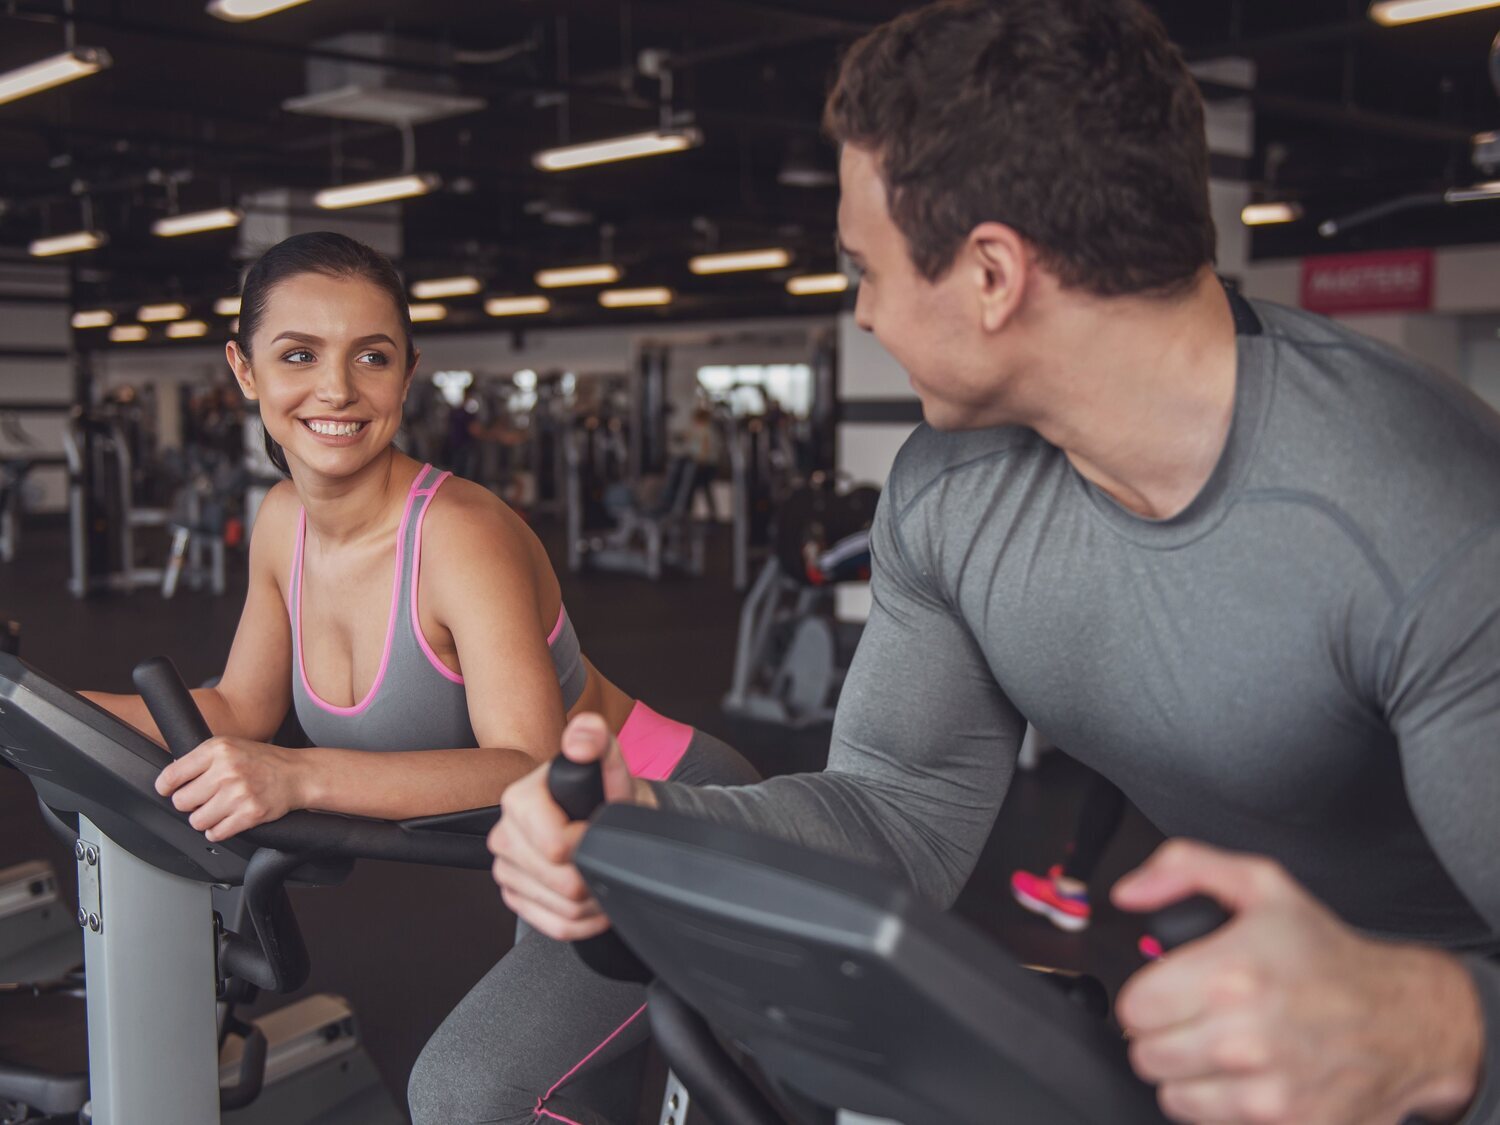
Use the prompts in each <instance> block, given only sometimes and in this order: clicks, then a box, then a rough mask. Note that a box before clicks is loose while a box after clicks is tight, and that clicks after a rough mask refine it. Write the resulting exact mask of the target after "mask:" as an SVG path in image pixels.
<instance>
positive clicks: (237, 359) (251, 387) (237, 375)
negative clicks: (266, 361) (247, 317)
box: [224, 340, 260, 402]
mask: <svg viewBox="0 0 1500 1125" xmlns="http://www.w3.org/2000/svg"><path fill="white" fill-rule="evenodd" d="M224 358H225V359H227V360H229V370H231V371H233V372H234V381H235V382H236V383H238V384H239V385H240V394H242V395H244V396H245V397H246V398H247V399H249V400H251V401H252V402H253V401H255V400H256V399H257V398H259V397H260V395H258V394H257V393H256V390H255V373H254V372H253V371H251V369H250V357H249V356H247V355H246V354H245V353H244V352H243V351H241V350H240V345H239V341H237V340H230V341H229V343H227V344H225V345H224Z"/></svg>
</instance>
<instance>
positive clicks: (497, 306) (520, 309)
mask: <svg viewBox="0 0 1500 1125" xmlns="http://www.w3.org/2000/svg"><path fill="white" fill-rule="evenodd" d="M551 308H552V302H551V301H549V300H547V298H546V297H491V298H490V299H489V300H488V301H486V302H485V303H484V311H485V312H487V313H489V314H490V315H491V316H528V315H532V314H535V313H544V312H548V311H549V310H551Z"/></svg>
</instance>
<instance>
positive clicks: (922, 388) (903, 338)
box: [839, 144, 1002, 430]
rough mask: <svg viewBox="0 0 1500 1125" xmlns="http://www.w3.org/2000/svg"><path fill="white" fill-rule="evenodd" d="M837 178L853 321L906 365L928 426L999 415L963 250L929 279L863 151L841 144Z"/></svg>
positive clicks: (979, 421) (875, 165)
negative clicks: (852, 276)
mask: <svg viewBox="0 0 1500 1125" xmlns="http://www.w3.org/2000/svg"><path fill="white" fill-rule="evenodd" d="M839 184H840V188H841V195H840V199H839V240H840V242H841V243H842V245H843V248H844V251H845V253H846V254H848V256H849V258H850V259H851V260H852V261H853V263H854V265H855V266H856V267H857V268H858V269H859V270H860V273H861V280H860V283H859V293H858V297H857V299H856V302H855V306H854V319H855V322H856V323H857V324H858V325H859V326H860V327H861V328H862V329H864V330H865V331H866V332H872V333H874V335H875V338H876V339H877V340H879V341H880V343H881V346H882V347H884V348H885V350H886V351H888V352H890V354H891V355H892V356H893V357H894V358H895V360H896V362H897V363H899V364H900V365H901V366H902V367H903V368H904V369H905V370H906V373H907V375H908V376H909V377H910V379H911V384H912V389H913V390H915V391H916V393H917V397H918V398H920V399H921V400H922V414H923V416H924V417H925V418H926V419H927V422H928V424H929V425H932V426H934V427H936V428H938V429H942V430H963V429H973V428H976V427H980V426H987V425H993V424H995V423H996V422H997V421H1000V420H1002V419H1001V418H999V417H997V403H996V402H995V398H996V394H997V391H998V387H997V385H996V384H997V381H998V380H997V373H996V372H995V371H994V370H993V368H992V366H991V365H992V364H993V362H994V360H993V355H992V354H991V350H990V346H989V345H990V344H991V341H989V339H988V338H987V337H986V335H985V334H984V333H983V332H982V331H981V326H980V305H979V296H978V293H977V291H976V288H975V278H974V275H973V270H972V269H970V268H969V267H968V266H967V265H966V262H965V256H964V253H963V251H962V250H961V251H960V254H959V260H958V261H957V262H956V263H955V265H954V267H953V268H952V269H950V270H949V271H948V272H947V273H946V274H945V275H943V277H941V278H939V279H938V280H937V281H936V282H932V281H928V280H927V279H926V278H924V277H923V276H922V275H921V274H920V273H918V272H917V268H916V266H915V265H913V264H912V261H911V256H910V254H909V253H908V251H907V244H906V237H905V235H903V234H902V233H901V231H900V229H899V228H897V226H896V224H895V222H894V221H893V220H892V219H891V213H890V208H889V205H888V203H887V199H886V190H885V183H884V182H883V181H882V179H881V177H880V164H879V158H878V156H877V155H876V154H875V153H873V152H871V151H870V150H868V149H862V148H857V147H856V146H854V145H849V144H846V145H845V146H844V150H843V154H842V156H841V157H840V160H839Z"/></svg>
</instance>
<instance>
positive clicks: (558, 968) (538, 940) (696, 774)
mask: <svg viewBox="0 0 1500 1125" xmlns="http://www.w3.org/2000/svg"><path fill="white" fill-rule="evenodd" d="M671 780H672V781H678V782H683V783H685V784H688V785H748V784H751V783H752V782H755V781H758V780H760V779H759V777H758V776H757V775H756V773H755V770H754V769H752V768H751V766H750V764H749V763H748V762H746V761H745V759H744V758H742V757H740V755H739V754H738V753H737V752H736V751H734V750H732V749H730V747H728V746H726V745H725V744H724V743H722V742H720V741H719V740H718V739H716V738H713V737H712V736H710V735H706V734H704V733H703V732H702V731H697V732H695V733H694V735H693V741H692V742H691V743H690V744H689V746H688V749H687V752H686V753H685V754H684V755H683V756H682V761H680V762H678V763H677V768H676V769H675V770H673V771H672V776H671ZM645 1007H646V990H645V988H643V987H642V986H641V985H638V984H622V983H620V982H618V981H611V980H606V979H604V978H603V977H600V976H597V975H595V974H594V973H592V972H591V971H590V970H589V969H588V968H586V967H585V966H584V965H583V963H582V962H581V961H579V960H578V958H577V956H576V955H575V954H574V953H573V951H572V950H571V949H569V948H568V946H567V945H566V944H564V943H562V942H556V941H553V940H551V939H550V938H547V937H544V936H542V935H541V934H539V933H536V932H535V931H534V930H531V929H529V928H528V927H526V926H525V925H523V924H520V923H518V924H517V929H516V944H515V946H514V947H513V948H512V949H511V951H510V952H509V953H507V954H506V955H505V956H504V957H502V958H501V959H500V963H499V964H498V965H496V966H495V967H494V968H493V969H491V970H490V971H489V972H488V973H486V974H485V975H484V977H483V978H482V979H481V980H480V981H479V983H478V984H476V985H475V986H474V987H473V988H472V989H471V990H470V991H469V994H468V995H467V996H465V997H464V998H463V999H462V1000H461V1001H459V1004H458V1007H456V1008H454V1009H453V1011H452V1012H450V1013H449V1014H448V1018H447V1019H445V1020H444V1021H443V1023H442V1025H441V1026H440V1027H439V1028H438V1029H437V1031H436V1032H434V1033H433V1036H432V1038H431V1039H429V1040H428V1041H427V1046H425V1047H424V1048H422V1054H421V1055H420V1056H419V1057H418V1058H417V1063H416V1066H415V1067H414V1068H413V1070H412V1073H411V1081H410V1083H409V1085H408V1087H407V1097H408V1099H409V1101H410V1103H411V1114H412V1121H413V1122H414V1125H478V1123H481V1122H486V1123H487V1122H506V1123H510V1122H549V1121H562V1122H576V1123H578V1125H620V1123H625V1122H632V1121H634V1120H635V1117H636V1101H637V1099H638V1097H639V1093H640V1080H641V1062H642V1059H643V1058H644V1052H642V1051H639V1050H635V1048H638V1047H640V1046H641V1045H642V1044H644V1043H645V1041H646V1039H647V1038H648V1035H649V1032H648V1029H647V1025H646V1013H645Z"/></svg>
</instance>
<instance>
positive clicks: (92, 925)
mask: <svg viewBox="0 0 1500 1125" xmlns="http://www.w3.org/2000/svg"><path fill="white" fill-rule="evenodd" d="M99 926H100V922H99V915H97V914H90V915H89V929H91V930H93V931H94V933H96V934H97V933H98V932H99Z"/></svg>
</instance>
